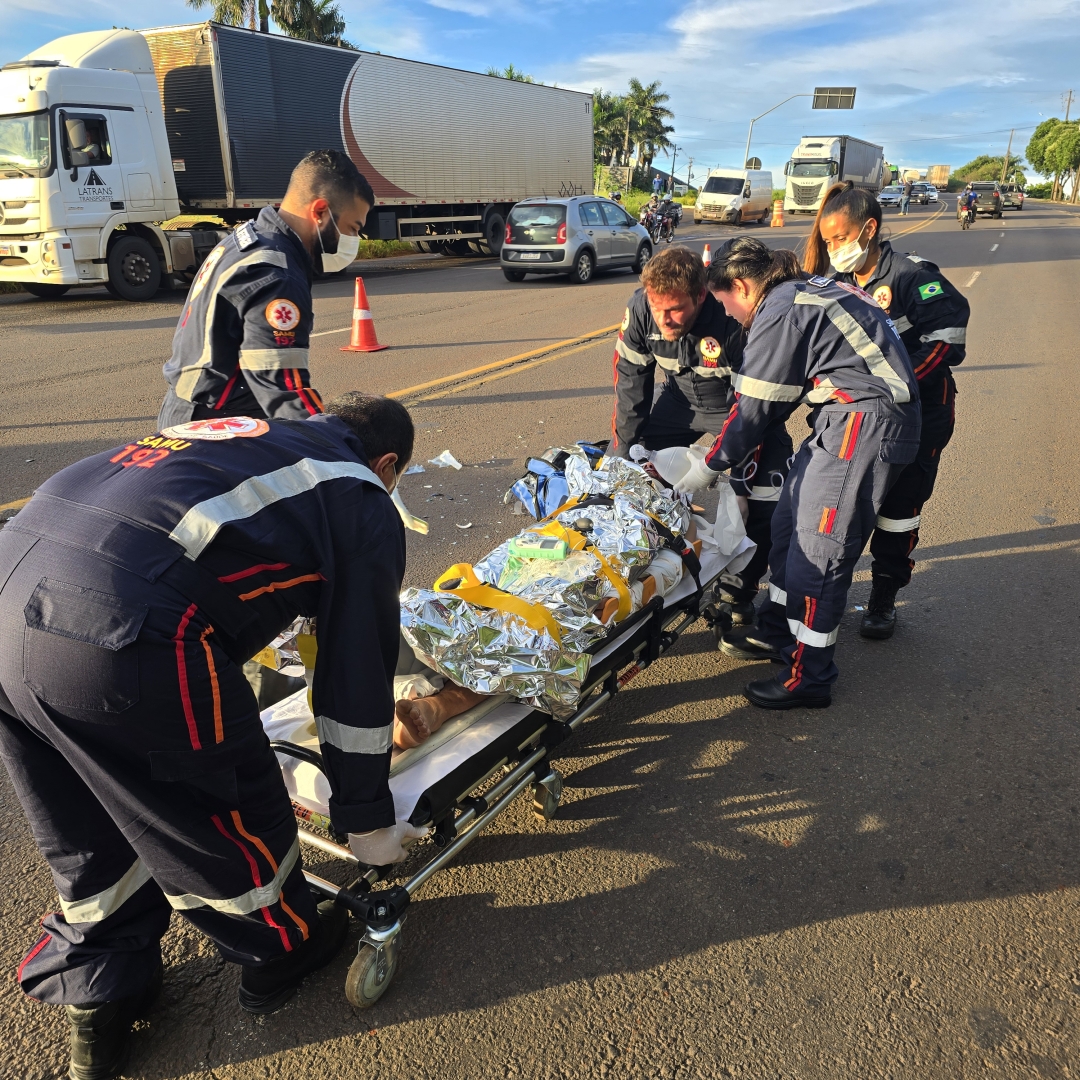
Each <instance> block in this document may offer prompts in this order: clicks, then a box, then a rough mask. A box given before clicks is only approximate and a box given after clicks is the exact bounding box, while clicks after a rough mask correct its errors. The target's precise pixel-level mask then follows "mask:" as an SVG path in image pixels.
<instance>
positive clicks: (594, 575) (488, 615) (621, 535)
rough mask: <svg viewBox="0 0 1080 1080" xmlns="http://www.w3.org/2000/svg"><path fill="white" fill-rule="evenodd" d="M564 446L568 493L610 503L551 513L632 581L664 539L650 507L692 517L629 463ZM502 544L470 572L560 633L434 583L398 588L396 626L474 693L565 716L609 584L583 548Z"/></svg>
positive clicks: (673, 525)
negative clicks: (540, 551)
mask: <svg viewBox="0 0 1080 1080" xmlns="http://www.w3.org/2000/svg"><path fill="white" fill-rule="evenodd" d="M567 450H568V452H569V453H570V458H569V460H568V461H567V463H566V479H567V483H568V486H569V489H570V494H571V497H575V496H577V497H579V498H586V497H588V496H590V495H606V496H611V498H612V504H611V505H610V506H604V505H593V506H587V507H580V508H579V507H571V508H570V509H568V510H565V511H563V512H561V513H559V514H557V515H556V520H558V522H559V523H560V524H561V525H563V526H564V527H565V528H566V529H568V530H572V529H577V531H579V532H581V533H583V534H584V535H585V536H586V537H587V538H588V540H589V541H590V543H591V544H593V545H595V548H596V550H597V551H599V552H600V553H601V554H602V555H603V556H604V557H605V558H606V559H607V560H608V563H609V565H610V566H611V568H612V569H613V570H614V571H615V572H616V573H617V574H618V575H619V577H620V578H622V580H623V581H624V582H626V583H627V584H629V583H631V582H634V581H637V580H638V578H640V577H641V576H642V575H643V574H644V572H645V568H646V567H647V566H648V564H649V563H650V562H651V561H652V559H653V557H654V556H655V555H656V553H657V552H658V551H660V550H661V549H662V547H663V538H662V537H661V535H660V532H659V531H658V529H657V527H656V524H655V522H654V521H653V520H652V519H651V518H650V516H649V515H650V514H653V515H655V516H656V517H657V518H658V519H659V520H661V521H662V522H663V523H664V524H665V525H667V526H668V528H670V529H671V530H672V531H673V532H675V533H677V534H681V533H683V532H684V531H685V529H686V528H687V526H688V525H689V522H690V513H689V510H688V509H687V507H686V506H685V505H684V504H683V503H682V502H681V501H678V497H677V496H672V495H670V494H665V493H664V491H663V489H662V488H661V487H660V485H659V484H657V483H655V482H654V481H653V480H652V479H650V477H649V476H648V475H647V474H646V473H645V471H644V470H643V469H642V468H641V467H640V466H639V465H636V464H635V463H633V462H629V461H622V460H620V459H610V460H607V461H604V462H602V463H601V464H603V465H604V468H602V469H598V470H595V471H594V470H593V469H592V468H591V467H590V463H589V460H588V458H587V457H586V456H585V454H584V452H583V451H582V450H581V449H580V448H578V447H572V448H571V447H568V448H567ZM531 531H533V530H530V529H525V530H523V532H522V533H521V534H519V535H522V536H525V535H526V534H528V533H529V532H531ZM509 545H510V541H509V540H508V541H506V542H505V543H502V544H500V545H499V546H498V547H497V548H496V549H495V550H494V551H492V552H491V553H490V554H489V555H487V556H486V557H485V558H484V559H482V560H481V561H480V562H478V563H477V564H476V565H475V567H474V570H475V572H476V575H477V577H478V578H479V579H480V580H481V581H482V582H484V583H485V584H488V585H494V586H496V587H498V588H500V589H502V590H503V591H505V592H508V593H512V594H513V595H515V596H519V597H521V598H522V599H523V600H527V601H529V602H530V603H536V604H542V605H543V606H544V607H545V608H547V610H548V611H550V612H551V614H552V616H553V617H554V620H555V622H556V623H557V624H558V627H559V631H560V634H561V637H562V640H561V642H559V641H556V640H555V638H554V637H553V636H552V635H551V634H550V633H549V632H548V630H546V629H542V630H537V629H534V628H533V627H531V626H529V625H528V624H527V623H526V622H525V621H524V619H523V618H521V617H520V616H518V615H514V614H510V613H506V612H502V611H497V610H494V609H491V608H486V607H479V606H474V605H472V604H470V603H468V602H467V601H465V600H463V599H461V598H460V597H457V596H455V595H454V594H453V593H447V592H438V591H435V590H433V589H406V590H404V591H403V592H402V594H401V630H402V633H403V634H404V636H405V639H406V640H407V641H408V643H409V644H410V645H411V646H412V647H413V649H414V651H415V652H416V654H417V655H418V656H419V657H420V658H421V659H422V660H423V661H424V662H425V663H426V664H428V665H429V666H430V667H432V668H433V669H434V670H435V671H437V672H439V674H441V675H444V676H445V677H446V678H448V679H450V680H451V681H452V682H455V683H458V684H459V685H461V686H467V687H468V688H469V689H471V690H475V691H476V692H477V693H480V694H496V693H507V694H510V695H512V696H513V697H515V698H517V699H518V700H520V701H524V702H527V703H528V704H530V705H533V706H534V707H536V708H539V709H543V710H545V711H546V712H550V713H552V714H553V715H554V716H557V717H563V716H568V715H570V714H571V713H572V712H573V710H574V708H575V707H576V705H577V702H578V697H579V694H580V690H581V686H582V682H583V681H584V679H585V677H586V675H587V674H588V671H589V663H590V659H591V658H590V656H589V655H588V653H587V650H588V649H589V648H590V647H591V646H593V645H595V644H596V643H597V642H599V641H600V640H601V639H602V638H604V637H605V636H606V635H607V633H608V630H609V629H610V628H609V627H607V626H605V625H604V624H603V623H601V622H600V620H599V619H598V618H597V617H596V615H595V614H593V612H594V611H595V609H596V608H597V607H598V606H599V605H600V604H601V602H602V601H603V600H604V598H605V597H608V596H613V595H616V589H615V587H614V585H613V584H612V583H611V581H610V580H609V579H608V577H606V576H605V574H604V573H603V572H602V568H601V564H600V560H599V559H598V558H597V557H596V556H595V555H594V554H591V553H590V552H589V551H587V550H586V551H580V550H579V551H572V552H571V553H570V554H569V555H568V556H567V558H566V559H565V560H547V559H519V558H517V557H515V556H513V555H511V554H510V550H509Z"/></svg>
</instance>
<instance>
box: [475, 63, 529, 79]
mask: <svg viewBox="0 0 1080 1080" xmlns="http://www.w3.org/2000/svg"><path fill="white" fill-rule="evenodd" d="M486 74H488V75H494V76H495V77H496V78H497V79H509V80H510V81H511V82H535V81H536V80H535V79H534V78H533V77H532V76H531V75H526V74H525V72H523V71H518V69H517V68H516V67H514V65H513V64H507V65H506V67H505V68H503V70H502V71H500V70H499V69H498V68H497V67H489V68H488V69H487V72H486Z"/></svg>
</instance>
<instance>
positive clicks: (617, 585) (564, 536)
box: [530, 511, 634, 622]
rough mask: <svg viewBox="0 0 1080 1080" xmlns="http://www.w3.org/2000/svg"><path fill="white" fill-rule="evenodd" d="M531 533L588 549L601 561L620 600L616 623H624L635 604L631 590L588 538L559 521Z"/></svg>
mask: <svg viewBox="0 0 1080 1080" xmlns="http://www.w3.org/2000/svg"><path fill="white" fill-rule="evenodd" d="M560 513H561V511H560ZM530 531H531V532H536V533H542V534H544V535H545V536H554V537H556V538H557V539H559V540H565V541H566V546H567V547H569V548H571V549H572V550H574V551H581V550H583V549H588V551H589V554H590V555H595V556H596V558H597V559H598V560H599V561H600V569H601V571H603V574H604V576H605V577H606V578H607V579H608V581H610V582H611V584H612V586H613V587H614V589H615V595H616V596H618V598H619V606H618V608H617V609H616V611H615V621H616V622H622V621H623V619H625V618H626V616H627V615H629V614H630V612H631V610H632V609H633V606H634V602H633V598H632V597H631V596H630V589H629V588H628V587H627V584H626V582H625V581H623V576H622V574H620V573H619V571H618V570H616V569H615V567H614V566H612V565H611V563H609V562H608V560H607V559H606V558H605V556H604V555H603V554H601V552H600V549H599V548H598V547H597V546H596V545H595V544H593V543H592V542H591V541H590V540H589V538H588V537H587V536H585V535H584V534H583V533H579V532H578V531H577V529H567V528H565V527H564V526H563V525H561V524H560V523H559V522H557V521H552V522H550V523H549V524H547V525H544V526H543V527H542V528H539V529H532V530H530Z"/></svg>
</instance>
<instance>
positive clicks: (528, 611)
mask: <svg viewBox="0 0 1080 1080" xmlns="http://www.w3.org/2000/svg"><path fill="white" fill-rule="evenodd" d="M455 579H457V580H458V582H459V584H457V585H455V586H454V587H453V588H452V589H450V588H446V587H445V586H446V583H448V582H451V581H454V580H455ZM435 591H436V592H449V593H453V594H454V595H455V596H460V597H461V599H462V600H465V601H467V602H468V603H470V604H476V605H478V606H479V607H488V608H494V609H495V610H496V611H505V612H507V613H508V614H511V615H517V616H518V618H520V619H522V620H524V621H525V622H526V623H527V624H528V625H529V626H531V627H532V628H533V629H534V630H546V631H547V632H548V633H549V634H550V635H551V636H552V637H553V638H554V639H555V641H556V642H557V643H558V644H560V645H561V644H562V634H561V632H560V631H559V624H558V623H557V622H556V621H555V618H554V616H553V615H552V614H551V612H550V611H548V609H547V608H546V607H544V605H543V604H530V603H529V601H528V600H522V598H521V597H520V596H514V595H513V594H512V593H508V592H503V591H502V589H497V588H495V586H494V585H485V584H484V583H483V582H482V581H481V580H480V579H479V578H478V577H477V576H476V571H475V570H474V569H473V568H472V566H470V565H469V564H468V563H458V564H457V565H456V566H451V567H450V569H449V570H447V571H446V572H445V573H444V574H442V575H441V576H440V577H439V578H438V580H437V581H436V582H435Z"/></svg>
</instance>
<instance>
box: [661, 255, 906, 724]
mask: <svg viewBox="0 0 1080 1080" xmlns="http://www.w3.org/2000/svg"><path fill="white" fill-rule="evenodd" d="M709 288H710V290H711V291H712V292H713V293H714V294H715V295H716V296H717V298H718V299H719V300H720V301H721V302H722V303H723V304H724V307H725V309H726V310H727V311H729V312H730V313H731V314H732V315H734V316H735V317H736V318H738V319H739V320H740V321H741V322H742V323H743V325H744V326H746V327H747V328H748V330H749V336H748V337H747V341H746V346H745V348H744V350H743V359H742V366H741V368H740V370H739V372H738V373H737V374H736V375H735V376H734V380H733V381H734V385H735V392H736V394H737V395H738V398H737V400H736V403H735V405H734V406H733V407H732V410H731V414H730V416H729V417H728V420H727V422H726V423H725V425H724V428H723V430H722V431H721V432H720V435H719V436H718V438H717V439H716V442H715V443H714V444H713V447H712V449H711V450H710V451H709V453H708V454H707V455H706V457H705V461H704V463H703V464H702V465H701V466H695V467H694V468H693V469H691V474H690V475H687V476H686V477H684V478H683V480H681V481H680V482H679V484H677V485H676V486H677V487H678V488H679V489H680V490H684V491H694V490H697V489H700V488H703V487H706V486H708V485H709V484H710V483H712V481H713V479H714V478H715V477H716V475H717V474H718V472H719V471H721V470H723V469H726V468H730V467H731V466H732V465H733V464H735V463H737V462H739V461H741V460H742V459H743V458H744V457H745V456H746V454H747V452H748V451H749V450H750V449H752V448H753V447H754V446H756V445H758V444H759V443H760V442H762V439H763V436H764V434H765V432H767V430H768V429H769V428H770V427H771V426H774V425H776V424H783V423H784V422H785V420H786V419H787V418H788V417H789V416H790V415H791V413H792V412H793V411H794V409H795V407H796V405H798V404H799V403H800V402H806V403H808V404H809V405H810V406H811V408H812V412H811V414H810V418H809V422H810V426H811V427H812V429H813V431H812V433H811V435H810V436H809V437H808V438H807V439H806V440H805V442H803V444H802V446H801V447H800V448H799V451H798V453H797V454H796V456H795V461H794V463H793V465H792V467H791V472H790V473H789V474H788V477H787V480H786V482H785V483H784V488H783V491H782V492H781V494H780V501H779V503H778V505H777V507H776V513H775V515H774V516H773V524H772V548H771V550H770V552H769V576H770V581H769V602H768V603H767V604H765V606H764V607H763V608H762V609H761V611H760V612H759V616H758V626H757V627H751V628H749V629H744V628H735V629H732V630H729V631H728V632H727V633H726V634H725V635H724V636H723V638H722V639H721V648H722V649H723V650H724V652H725V653H728V654H729V655H733V656H737V657H741V658H745V659H760V660H774V661H778V662H780V663H782V664H783V665H784V670H783V671H782V672H781V674H780V675H779V676H778V677H776V678H772V679H763V680H760V681H757V682H752V683H750V685H749V686H748V687H747V688H746V695H747V697H748V698H749V699H750V701H751V702H752V703H753V704H755V705H759V706H762V707H763V708H772V709H787V708H792V707H795V706H800V705H801V706H824V705H828V704H830V702H831V692H832V684H833V683H834V682H835V681H836V677H837V670H836V665H835V664H834V663H833V652H834V651H835V647H836V645H835V643H836V636H837V629H838V627H839V625H840V618H841V616H842V615H843V613H844V606H845V603H846V601H847V593H848V588H849V587H850V585H851V576H852V573H853V571H854V569H855V563H856V562H857V561H858V559H859V556H860V555H861V554H862V550H863V547H864V546H865V544H866V541H867V540H868V539H869V537H870V534H871V532H872V531H873V529H874V523H875V521H876V519H877V514H878V511H879V510H880V508H881V504H882V501H883V500H884V498H885V495H886V493H887V492H888V490H889V488H890V487H891V485H892V484H893V483H894V482H895V480H896V478H897V477H898V476H899V474H900V473H901V471H902V470H903V468H904V466H905V465H907V464H908V463H909V462H911V461H913V460H914V459H915V455H916V452H917V450H918V446H919V428H920V413H919V390H918V383H917V382H916V379H915V373H914V371H913V369H912V366H911V360H910V358H909V357H908V354H907V350H906V349H905V348H904V346H903V343H902V342H901V340H900V337H899V334H898V333H897V332H896V329H895V328H894V327H893V325H892V323H891V322H890V321H889V319H888V316H886V314H885V313H884V312H883V311H882V310H881V308H880V307H878V305H877V304H876V303H874V301H873V300H872V299H871V298H870V297H869V296H867V295H866V294H865V293H863V292H862V290H860V289H858V288H855V287H853V286H851V285H843V284H838V283H837V282H834V281H832V280H830V279H829V278H824V277H810V278H808V279H804V278H803V275H802V274H801V272H800V270H799V267H798V263H797V261H796V259H795V256H794V255H793V254H792V253H791V252H785V251H778V252H772V251H770V250H769V248H768V247H766V246H765V245H764V244H763V243H761V241H760V240H754V239H751V238H749V237H743V238H739V239H737V240H734V241H730V242H729V243H728V244H725V245H724V247H722V248H721V249H720V250H719V251H718V252H717V255H716V258H715V260H714V261H713V264H712V266H711V267H710V269H709Z"/></svg>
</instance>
